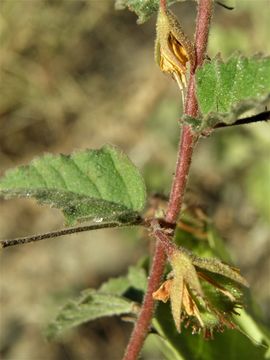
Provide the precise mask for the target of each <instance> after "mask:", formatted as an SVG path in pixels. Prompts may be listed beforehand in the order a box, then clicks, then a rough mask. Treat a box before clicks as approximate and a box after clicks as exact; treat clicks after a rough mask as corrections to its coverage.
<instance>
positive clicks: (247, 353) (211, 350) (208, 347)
mask: <svg viewBox="0 0 270 360" xmlns="http://www.w3.org/2000/svg"><path fill="white" fill-rule="evenodd" d="M154 327H155V329H156V330H157V331H158V334H159V336H160V348H161V350H162V352H163V353H164V355H165V356H166V359H168V360H179V359H183V360H199V359H200V360H213V359H220V360H238V359H239V358H241V359H264V354H265V352H266V349H265V348H264V347H262V346H258V345H257V346H255V345H254V343H252V342H251V341H250V339H248V338H247V337H246V336H245V335H243V334H242V333H240V332H239V331H236V330H225V331H224V332H223V333H216V334H215V335H214V339H213V340H208V341H206V340H205V339H203V337H202V336H201V335H200V334H196V335H191V333H190V331H189V330H187V329H183V331H182V333H181V334H179V333H177V331H176V329H175V327H174V323H173V321H172V316H171V314H170V308H169V305H168V304H162V303H160V304H159V305H158V309H157V315H156V318H155V320H154ZM168 350H170V352H168Z"/></svg>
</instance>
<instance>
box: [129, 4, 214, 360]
mask: <svg viewBox="0 0 270 360" xmlns="http://www.w3.org/2000/svg"><path fill="white" fill-rule="evenodd" d="M160 5H161V6H162V8H164V7H166V1H164V0H161V3H160ZM212 6H213V4H212V0H200V2H199V6H198V15H197V22H196V33H195V53H196V63H195V67H194V68H193V69H191V75H190V81H189V86H188V91H187V98H186V104H185V113H186V114H188V115H190V116H196V115H197V112H198V104H197V99H196V92H195V76H194V74H195V70H196V67H197V66H200V65H201V64H202V62H203V60H204V57H205V53H206V47H207V40H208V34H209V27H210V20H211V15H212ZM196 142H197V135H194V134H193V133H192V131H191V128H190V127H189V126H188V125H184V126H183V129H182V135H181V141H180V145H179V150H178V156H177V163H176V171H175V175H174V179H173V183H172V188H171V194H170V199H169V205H168V210H167V214H166V221H167V222H169V223H172V224H174V223H176V221H177V219H178V216H179V213H180V210H181V206H182V201H183V196H184V192H185V187H186V182H187V177H188V173H189V168H190V164H191V158H192V154H193V149H194V146H195V144H196ZM165 263H166V253H165V247H164V245H163V243H162V242H161V241H160V240H158V241H157V242H156V248H155V254H154V258H153V263H152V267H151V271H150V275H149V280H148V287H147V291H146V294H145V297H144V301H143V304H142V308H141V312H140V314H139V316H138V319H137V322H136V324H135V326H134V329H133V332H132V335H131V338H130V341H129V344H128V347H127V349H126V353H125V355H124V358H123V360H136V359H137V358H138V356H139V353H140V351H141V349H142V346H143V343H144V340H145V338H146V336H147V334H148V329H149V326H150V322H151V319H152V316H153V313H154V299H153V297H152V294H153V292H154V291H156V289H157V288H158V286H159V284H160V281H161V278H162V275H163V272H164V268H165Z"/></svg>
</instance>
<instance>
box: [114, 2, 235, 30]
mask: <svg viewBox="0 0 270 360" xmlns="http://www.w3.org/2000/svg"><path fill="white" fill-rule="evenodd" d="M184 1H187V0H167V5H168V6H170V5H172V4H174V3H176V2H184ZM194 1H195V0H194ZM216 1H217V2H218V3H220V4H222V5H224V6H227V7H228V8H233V7H234V3H235V0H222V1H219V0H216ZM159 3H160V0H115V8H116V10H124V9H125V8H128V9H129V10H130V11H133V12H135V13H136V15H137V16H138V20H137V23H138V24H143V23H145V22H146V21H147V20H149V19H150V17H151V16H152V15H153V14H154V13H155V12H157V11H158V9H159Z"/></svg>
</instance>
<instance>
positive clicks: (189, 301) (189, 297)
mask: <svg viewBox="0 0 270 360" xmlns="http://www.w3.org/2000/svg"><path fill="white" fill-rule="evenodd" d="M170 263H171V266H172V272H171V273H170V274H169V275H168V278H167V280H166V281H165V282H164V283H163V284H162V285H161V286H160V288H159V289H158V290H157V291H155V292H154V293H153V298H154V299H155V300H160V301H163V302H167V301H168V300H169V299H170V302H171V310H172V316H173V319H174V323H175V326H176V328H177V330H178V331H179V332H180V331H181V322H183V321H185V323H186V325H187V326H188V325H191V326H192V331H193V332H199V331H200V330H203V332H204V336H205V337H208V338H209V337H212V334H213V331H214V330H215V329H216V330H219V331H222V330H223V328H224V327H229V328H234V327H235V325H234V324H233V322H232V321H231V315H232V314H237V312H236V311H235V309H236V308H237V307H241V303H240V299H241V296H242V292H241V291H240V290H239V288H238V286H237V285H242V286H248V284H247V282H246V280H245V279H244V278H243V277H242V276H241V275H240V274H239V272H238V271H237V270H236V269H235V268H232V267H230V266H229V265H227V264H224V263H223V262H221V261H220V260H218V259H210V258H199V257H197V256H194V255H193V254H191V253H190V252H189V251H187V250H186V249H184V248H179V249H177V250H175V251H174V253H173V255H172V256H171V258H170Z"/></svg>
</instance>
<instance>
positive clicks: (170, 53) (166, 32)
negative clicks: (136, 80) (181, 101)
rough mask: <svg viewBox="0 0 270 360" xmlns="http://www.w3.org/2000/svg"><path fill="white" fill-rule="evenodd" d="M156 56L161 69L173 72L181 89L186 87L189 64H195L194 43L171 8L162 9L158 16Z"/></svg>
mask: <svg viewBox="0 0 270 360" xmlns="http://www.w3.org/2000/svg"><path fill="white" fill-rule="evenodd" d="M155 58H156V62H157V64H158V65H159V67H160V69H161V71H163V72H165V73H169V74H171V75H172V76H173V77H174V78H175V80H176V81H177V83H178V86H179V87H180V90H183V88H184V87H186V73H187V65H188V63H190V65H191V67H193V66H194V62H195V53H194V45H193V43H192V42H191V41H190V40H189V38H188V37H187V36H186V34H185V33H184V31H183V30H182V28H181V26H180V24H179V22H178V20H177V18H176V17H175V16H174V14H173V13H172V12H171V11H170V10H164V9H162V8H161V9H160V10H159V13H158V18H157V37H156V43H155Z"/></svg>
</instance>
